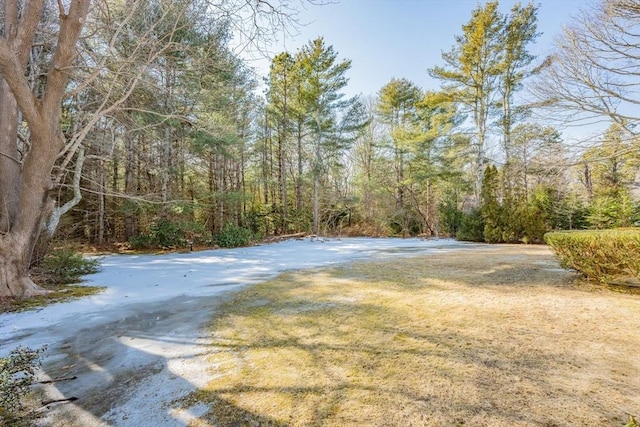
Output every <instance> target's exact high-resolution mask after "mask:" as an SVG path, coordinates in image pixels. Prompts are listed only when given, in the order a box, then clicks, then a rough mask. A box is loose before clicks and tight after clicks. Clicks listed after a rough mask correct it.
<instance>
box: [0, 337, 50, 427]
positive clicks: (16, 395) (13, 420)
mask: <svg viewBox="0 0 640 427" xmlns="http://www.w3.org/2000/svg"><path fill="white" fill-rule="evenodd" d="M45 350H46V347H42V348H39V349H37V350H32V349H30V348H28V347H18V348H16V349H14V350H12V351H11V352H10V353H9V354H8V355H7V356H6V357H0V425H7V426H9V425H10V426H28V425H31V424H32V423H31V422H32V420H33V419H34V417H35V414H34V413H33V411H30V410H27V408H26V407H25V404H24V399H25V397H26V396H27V394H28V393H29V390H30V387H31V385H32V384H33V382H34V378H35V373H36V371H37V370H38V368H39V367H40V364H41V357H42V353H43V352H44V351H45Z"/></svg>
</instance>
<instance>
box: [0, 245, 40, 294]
mask: <svg viewBox="0 0 640 427" xmlns="http://www.w3.org/2000/svg"><path fill="white" fill-rule="evenodd" d="M25 240H26V239H24V238H21V237H18V238H16V237H15V236H9V237H7V238H2V239H0V295H2V296H14V297H29V296H34V295H40V294H43V293H45V292H46V291H45V290H44V289H42V288H41V287H39V286H37V285H36V284H35V283H33V281H32V280H31V278H30V277H29V263H28V262H25V258H26V257H28V258H29V259H31V251H30V250H28V249H27V248H26V245H25V244H26V243H27V242H25Z"/></svg>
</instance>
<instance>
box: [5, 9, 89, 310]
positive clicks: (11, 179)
mask: <svg viewBox="0 0 640 427" xmlns="http://www.w3.org/2000/svg"><path fill="white" fill-rule="evenodd" d="M89 3H90V2H89V0H71V2H70V4H69V6H68V10H63V9H62V8H63V7H64V5H63V3H62V2H61V3H59V6H60V8H61V10H60V11H59V12H60V17H61V18H60V29H59V32H58V42H57V45H56V48H55V51H54V54H53V57H52V59H51V63H50V64H49V69H48V72H47V83H46V88H45V89H44V91H43V94H42V96H41V97H40V98H36V97H34V95H33V94H32V92H31V86H30V84H29V81H28V78H27V77H26V76H25V73H24V70H25V68H26V64H27V62H28V58H29V51H30V49H31V46H32V44H33V40H34V38H35V34H36V30H37V27H38V23H39V21H40V17H41V14H42V10H43V7H44V0H39V1H38V0H33V1H29V2H24V4H19V2H18V1H17V0H5V1H4V2H3V5H4V12H5V17H4V18H5V32H4V34H3V37H0V74H1V75H2V77H3V78H4V80H5V82H6V86H4V87H8V88H9V90H10V91H11V96H10V97H9V96H8V93H7V92H6V91H5V90H3V96H2V98H0V111H3V112H5V111H9V110H6V109H7V108H8V109H12V108H13V110H11V111H10V112H9V113H8V114H13V111H15V105H17V107H18V109H19V111H20V112H21V114H22V117H23V118H24V120H25V122H26V124H27V126H28V128H29V133H30V141H29V143H30V150H29V151H28V153H25V154H24V157H23V159H21V160H22V165H21V168H20V169H19V170H12V172H11V173H10V174H9V173H7V175H8V176H3V181H2V182H0V186H1V187H2V189H0V194H3V195H6V194H12V193H15V189H14V188H13V187H11V186H13V185H16V186H17V188H18V191H17V193H15V194H17V197H12V198H9V199H6V198H5V200H4V202H5V203H7V204H9V206H7V209H6V211H5V212H18V215H17V216H16V217H15V220H12V219H11V216H10V215H9V216H8V218H9V221H2V223H3V225H4V229H3V230H2V233H0V296H17V297H25V296H30V295H34V294H37V293H42V292H44V290H42V289H40V288H39V287H38V286H36V285H35V284H34V283H33V281H32V280H31V278H30V277H29V266H30V263H31V256H32V253H33V249H34V247H35V244H36V241H37V240H38V236H39V235H40V232H41V230H42V229H43V225H44V220H45V219H46V218H47V217H48V215H49V214H50V213H51V211H52V208H53V201H52V200H51V198H50V196H49V193H50V191H51V190H52V189H53V187H54V181H53V180H52V175H51V172H52V170H53V166H54V164H55V161H56V159H57V157H58V154H59V153H60V150H61V149H62V147H63V140H62V138H63V137H62V132H61V130H60V118H61V105H62V100H63V99H64V95H65V89H66V85H67V81H68V79H69V74H68V70H69V68H68V67H69V66H70V65H71V64H72V63H73V61H74V59H75V45H76V43H77V41H78V38H79V37H80V32H81V30H82V25H83V23H84V21H85V19H86V16H87V12H88V9H89ZM18 17H19V18H18ZM9 98H13V101H15V104H13V103H12V101H11V100H10V99H9ZM17 116H18V115H17V114H16V118H17ZM16 124H17V123H16ZM7 129H10V125H7ZM7 129H5V128H3V129H0V132H5V131H6V130H7ZM15 137H16V136H15V135H14V134H9V135H8V138H15ZM7 141H8V142H7V143H9V142H11V141H10V140H7ZM13 143H14V144H15V140H14V142H13ZM4 197H5V196H3V198H4Z"/></svg>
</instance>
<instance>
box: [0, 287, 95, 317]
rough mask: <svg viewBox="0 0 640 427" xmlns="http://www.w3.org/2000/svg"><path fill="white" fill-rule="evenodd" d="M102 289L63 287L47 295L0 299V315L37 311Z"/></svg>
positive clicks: (93, 293)
mask: <svg viewBox="0 0 640 427" xmlns="http://www.w3.org/2000/svg"><path fill="white" fill-rule="evenodd" d="M104 289H105V288H104V287H100V286H82V285H63V286H60V287H57V288H56V289H55V290H53V291H51V292H49V293H47V294H44V295H38V296H34V297H31V298H25V299H22V298H10V297H0V313H7V312H14V311H27V310H37V309H39V308H42V307H44V306H46V305H50V304H55V303H59V302H66V301H70V300H74V299H78V298H84V297H88V296H91V295H96V294H99V293H100V292H102V291H103V290H104Z"/></svg>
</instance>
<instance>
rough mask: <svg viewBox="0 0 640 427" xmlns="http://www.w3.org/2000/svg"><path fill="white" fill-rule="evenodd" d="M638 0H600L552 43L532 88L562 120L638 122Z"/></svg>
mask: <svg viewBox="0 0 640 427" xmlns="http://www.w3.org/2000/svg"><path fill="white" fill-rule="evenodd" d="M638 82H640V2H639V1H638V0H601V1H600V3H599V4H597V5H596V6H594V7H593V9H592V10H585V11H583V13H582V14H581V15H579V17H578V18H577V19H576V20H575V22H574V23H573V25H572V26H570V27H568V28H565V31H564V34H563V35H562V37H560V38H559V39H557V41H556V52H555V53H554V54H553V55H552V56H550V57H549V58H547V60H546V61H545V62H544V64H543V65H542V66H541V67H540V70H539V76H538V78H537V82H536V83H535V84H534V85H533V86H532V88H531V91H532V93H533V94H534V95H535V96H536V98H537V99H538V103H539V105H543V106H547V107H550V108H552V109H553V110H554V112H557V113H558V114H560V115H561V116H562V117H563V118H564V119H565V120H568V121H573V122H575V121H578V122H579V123H582V122H590V121H599V120H606V121H613V122H615V123H618V124H619V125H620V126H622V127H623V128H624V129H625V130H626V131H627V132H628V133H629V134H631V135H638V131H639V129H638V125H640V84H638Z"/></svg>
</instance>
